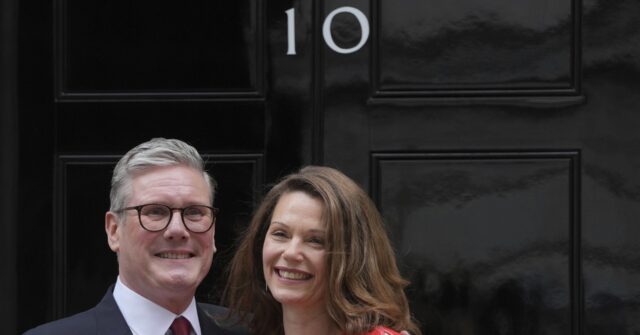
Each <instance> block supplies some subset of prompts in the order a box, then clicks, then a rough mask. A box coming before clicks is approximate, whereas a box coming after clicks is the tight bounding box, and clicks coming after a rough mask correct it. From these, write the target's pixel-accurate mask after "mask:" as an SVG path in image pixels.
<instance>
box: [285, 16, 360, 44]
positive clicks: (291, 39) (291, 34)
mask: <svg viewBox="0 0 640 335" xmlns="http://www.w3.org/2000/svg"><path fill="white" fill-rule="evenodd" d="M285 13H287V45H288V47H287V55H295V54H296V40H295V13H294V11H293V8H290V9H288V10H286V11H285ZM340 13H349V14H351V15H353V16H355V17H356V19H357V20H358V23H359V24H360V30H361V31H362V35H361V36H360V42H358V44H356V46H354V47H352V48H341V47H339V46H338V45H337V44H336V43H335V42H334V41H333V36H331V23H332V22H333V18H334V17H335V16H336V15H338V14H340ZM322 37H323V38H324V42H325V43H326V44H327V46H328V47H329V48H331V50H333V51H335V52H337V53H341V54H350V53H354V52H356V51H358V50H360V49H361V48H362V46H364V44H365V43H367V39H368V38H369V20H367V17H366V16H365V15H364V14H363V13H362V12H361V11H360V10H359V9H357V8H353V7H348V6H345V7H338V8H336V9H334V10H333V11H332V12H331V13H329V15H328V16H327V18H326V19H324V23H323V24H322Z"/></svg>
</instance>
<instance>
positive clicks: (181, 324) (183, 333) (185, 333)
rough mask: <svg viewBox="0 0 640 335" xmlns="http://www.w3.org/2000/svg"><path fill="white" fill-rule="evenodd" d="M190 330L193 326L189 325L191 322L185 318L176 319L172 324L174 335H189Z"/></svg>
mask: <svg viewBox="0 0 640 335" xmlns="http://www.w3.org/2000/svg"><path fill="white" fill-rule="evenodd" d="M190 328H191V324H190V323H189V320H187V319H185V318H184V316H181V317H178V318H176V319H175V320H173V323H172V324H171V331H172V332H173V335H189V329H190Z"/></svg>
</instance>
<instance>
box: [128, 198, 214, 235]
mask: <svg viewBox="0 0 640 335" xmlns="http://www.w3.org/2000/svg"><path fill="white" fill-rule="evenodd" d="M150 205H155V206H163V207H166V208H168V209H169V220H167V223H166V224H165V225H164V227H162V228H161V229H158V230H151V229H149V228H147V227H145V226H144V224H143V223H142V208H143V207H144V206H150ZM196 206H197V207H206V208H209V209H210V210H211V216H212V219H211V225H209V228H207V229H206V230H203V231H193V230H191V229H190V228H189V227H188V226H187V224H186V223H185V222H184V210H185V209H187V208H191V207H196ZM134 209H135V210H136V211H137V212H138V223H139V224H140V227H142V229H144V230H146V231H148V232H152V233H157V232H161V231H163V230H165V229H167V227H169V224H171V220H172V219H173V212H174V211H176V210H179V211H180V221H182V225H183V226H184V228H185V229H187V230H188V231H190V232H192V233H194V234H204V233H206V232H208V231H209V230H211V228H212V227H213V225H215V224H216V219H217V218H218V213H220V209H218V208H216V207H211V206H207V205H191V206H187V207H182V208H180V207H170V206H167V205H164V204H155V203H150V204H143V205H138V206H129V207H124V208H121V209H119V210H117V211H116V212H124V211H130V210H134Z"/></svg>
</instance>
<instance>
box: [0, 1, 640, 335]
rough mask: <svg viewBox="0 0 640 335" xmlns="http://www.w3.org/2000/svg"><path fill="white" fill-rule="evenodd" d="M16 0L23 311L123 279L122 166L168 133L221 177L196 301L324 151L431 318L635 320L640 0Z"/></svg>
mask: <svg viewBox="0 0 640 335" xmlns="http://www.w3.org/2000/svg"><path fill="white" fill-rule="evenodd" d="M11 3H13V4H17V1H15V0H14V1H12V2H11ZM19 5H20V6H19V8H20V11H19V13H20V16H19V20H18V21H17V23H16V25H17V36H18V43H17V51H18V52H17V54H18V55H17V56H16V57H15V58H16V61H15V63H17V64H18V68H17V72H16V73H15V74H14V76H15V77H16V78H17V79H18V86H17V88H18V100H17V101H18V105H17V107H16V106H14V107H11V106H13V105H12V104H11V103H10V98H5V97H8V96H9V95H3V106H9V107H11V111H12V113H11V114H9V115H8V116H6V117H3V119H2V120H3V122H5V120H6V122H8V123H6V124H5V125H3V127H2V129H3V130H4V131H5V132H6V134H5V135H4V136H3V137H2V140H3V143H2V148H6V149H7V151H6V153H5V156H3V157H15V159H14V160H12V161H10V162H9V161H3V162H2V166H3V169H2V173H3V180H10V179H11V178H9V177H10V176H15V177H17V179H15V181H14V185H15V188H16V189H17V191H16V193H17V197H16V198H15V199H11V201H8V202H5V204H6V206H5V207H6V208H8V211H7V213H8V216H7V218H9V219H11V218H13V219H12V220H9V221H8V222H9V223H8V225H7V226H6V228H5V230H4V231H6V232H8V234H9V237H7V238H6V240H7V241H12V240H13V241H14V242H13V244H11V243H9V244H7V245H6V246H5V249H6V250H7V253H6V255H7V256H6V257H7V258H8V259H9V262H8V264H11V263H14V264H15V267H16V269H17V271H16V272H15V274H13V275H10V274H5V275H3V277H2V278H3V282H7V283H9V285H11V286H13V287H14V288H15V292H17V293H16V294H15V295H14V296H13V298H11V300H10V303H9V306H15V308H13V309H12V310H13V313H14V314H10V313H9V314H7V315H8V316H7V318H13V317H15V318H16V319H15V320H17V321H14V322H15V326H13V327H14V328H11V329H17V330H18V331H23V330H25V329H27V328H30V327H32V326H34V325H36V324H39V323H42V322H45V321H47V320H51V319H55V318H59V317H62V316H65V315H69V314H72V313H75V312H78V311H80V310H83V309H86V308H88V307H90V306H92V305H93V304H95V303H96V302H97V300H98V299H99V298H100V296H101V295H102V294H103V293H104V291H105V289H106V287H107V286H108V285H109V284H110V283H112V282H113V281H114V279H115V275H116V274H117V265H116V260H115V256H114V255H113V253H112V252H111V251H110V250H109V249H108V246H107V244H106V241H105V235H104V232H103V220H104V218H103V215H104V212H105V211H106V209H107V208H108V189H109V178H110V173H111V169H112V168H113V165H114V164H115V162H116V161H117V159H118V157H119V156H120V155H121V154H123V153H124V152H125V151H126V150H128V149H129V148H131V147H132V146H133V145H135V144H137V143H140V142H142V141H145V140H147V139H149V138H151V137H157V136H162V137H176V138H180V139H183V140H185V141H188V142H190V143H191V144H193V145H194V146H196V147H197V148H198V149H199V150H200V151H201V152H202V153H203V154H204V155H205V157H206V158H207V160H208V168H209V169H210V171H211V172H212V173H213V174H214V175H215V177H216V179H217V180H218V182H219V186H220V187H219V193H218V200H217V203H216V206H218V207H220V208H221V209H222V213H221V217H220V219H219V221H218V222H219V225H218V230H217V238H216V241H217V243H218V250H219V252H218V255H217V256H216V259H215V260H214V266H213V268H212V270H211V272H210V275H209V276H208V277H207V279H206V280H205V283H204V284H203V286H202V287H201V289H200V290H199V291H198V298H199V299H200V300H204V301H210V302H216V301H217V299H218V295H219V293H220V287H221V285H222V284H223V283H224V278H223V276H221V275H220V274H221V272H222V269H223V267H224V265H225V264H226V262H227V261H228V259H229V256H230V254H231V253H232V252H233V247H232V246H233V241H234V239H235V237H236V236H237V234H238V232H239V231H240V230H241V229H242V228H243V227H244V226H245V225H246V223H247V219H248V217H249V216H250V215H251V211H252V209H253V206H254V202H255V201H256V200H257V199H259V196H260V194H262V193H263V191H264V190H265V185H268V184H269V183H271V182H273V181H274V180H276V179H277V178H278V177H279V176H282V175H283V174H285V173H288V172H290V171H292V170H293V169H295V168H297V167H299V166H300V165H304V164H310V163H316V164H326V165H330V166H334V167H337V168H339V169H341V170H343V171H344V172H345V173H347V174H348V175H349V176H351V177H352V178H354V179H355V180H356V181H358V182H359V183H360V184H362V185H363V186H364V187H365V188H366V189H368V190H369V192H370V194H371V196H372V197H373V198H374V200H375V201H376V203H377V204H378V206H379V208H380V209H381V211H382V212H383V215H384V217H385V219H386V222H387V226H388V230H389V235H390V237H391V239H392V241H393V243H394V246H395V248H396V251H397V257H398V259H399V261H400V264H401V267H402V269H401V270H402V271H403V273H404V274H405V276H406V277H407V278H408V279H410V280H411V282H412V284H411V285H410V286H409V287H408V288H407V293H408V294H409V296H410V298H411V304H412V310H413V312H414V313H415V316H416V317H417V318H418V319H419V320H420V322H421V323H422V325H423V329H424V331H425V333H427V334H452V335H453V334H635V333H636V332H637V331H638V329H640V328H639V327H640V323H639V321H638V320H640V317H638V316H639V314H638V311H639V310H640V309H639V307H638V306H640V298H639V297H640V291H639V290H640V285H638V284H639V283H640V278H639V277H638V271H637V268H638V266H637V264H638V260H639V259H640V248H639V247H638V243H637V242H636V240H637V236H640V231H639V228H638V227H640V226H639V225H637V224H636V223H635V222H636V218H637V217H638V215H639V214H640V206H639V204H638V200H639V199H640V197H639V196H638V194H640V193H639V192H638V189H640V186H638V185H640V181H638V178H637V177H636V173H635V170H636V169H635V168H636V167H638V166H640V161H639V160H638V157H640V155H638V148H639V145H640V135H638V134H639V132H638V131H637V128H638V126H640V116H638V113H637V110H638V108H637V106H639V105H640V97H639V96H638V92H640V90H639V88H640V65H639V63H638V55H640V49H639V47H638V46H639V45H640V40H639V39H640V23H639V22H638V20H636V18H635V17H636V16H637V15H635V14H636V13H638V12H639V10H640V5H639V4H638V3H637V1H633V0H623V1H616V2H611V1H609V2H607V1H593V2H584V1H579V0H573V1H572V0H566V1H565V0H562V1H536V0H517V1H501V2H500V1H498V2H496V1H493V2H491V1H489V2H486V1H485V2H478V1H467V0H460V1H450V0H448V1H445V0H438V1H431V2H425V1H419V0H402V1H386V0H376V1H361V0H356V1H348V2H345V1H333V0H331V1H322V2H321V1H315V2H313V1H293V2H292V1H271V2H260V1H253V0H242V1H227V2H215V1H214V2H211V1H209V2H207V1H195V2H193V1H191V2H187V3H180V4H177V3H171V4H168V3H159V2H146V1H145V2H135V3H130V2H123V1H115V2H114V1H110V2H100V1H92V0H88V1H81V2H72V1H66V0H55V1H53V2H44V1H39V0H22V1H20V3H19ZM3 36H4V35H3ZM3 38H4V37H3ZM3 45H11V44H10V43H6V44H5V43H3ZM8 59H11V58H10V57H9V58H8ZM5 92H8V91H5ZM5 102H6V103H5ZM7 124H15V125H16V126H15V127H11V126H7ZM13 139H17V141H14V140H13ZM3 159H4V158H3ZM2 194H3V197H4V196H6V197H8V196H9V195H11V194H13V193H11V191H10V189H6V190H3V193H2ZM5 207H2V208H3V209H4V208H5ZM12 237H15V238H12ZM15 241H17V243H16V242H15ZM10 296H11V295H8V297H10ZM9 324H10V323H9ZM11 329H10V330H9V333H11V332H13V331H12V330H11Z"/></svg>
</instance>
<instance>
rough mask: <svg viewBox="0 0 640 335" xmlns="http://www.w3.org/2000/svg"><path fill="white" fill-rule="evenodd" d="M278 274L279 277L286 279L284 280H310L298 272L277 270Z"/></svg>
mask: <svg viewBox="0 0 640 335" xmlns="http://www.w3.org/2000/svg"><path fill="white" fill-rule="evenodd" d="M278 274H279V275H280V277H282V278H286V279H295V280H300V279H307V278H311V276H310V275H308V274H304V273H300V272H290V271H284V270H278Z"/></svg>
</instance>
